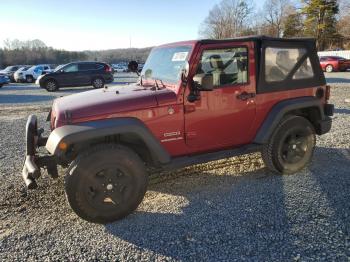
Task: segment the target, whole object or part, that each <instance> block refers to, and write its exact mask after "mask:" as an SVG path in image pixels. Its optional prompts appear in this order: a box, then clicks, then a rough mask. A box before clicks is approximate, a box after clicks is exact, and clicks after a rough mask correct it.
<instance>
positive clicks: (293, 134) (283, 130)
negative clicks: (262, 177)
mask: <svg viewBox="0 0 350 262" xmlns="http://www.w3.org/2000/svg"><path fill="white" fill-rule="evenodd" d="M315 143H316V136H315V129H314V127H313V125H312V124H311V123H310V122H309V121H308V120H307V119H306V118H304V117H300V116H289V117H286V118H284V119H283V120H282V121H281V123H280V124H279V125H278V127H277V128H276V130H275V131H274V133H273V134H272V136H271V137H270V139H269V141H268V143H267V144H265V145H264V146H263V150H262V157H263V160H264V162H265V165H266V166H267V168H269V169H270V170H271V171H273V172H276V173H279V174H292V173H295V172H297V171H299V170H301V169H303V168H304V167H305V166H306V165H307V164H308V163H309V162H310V160H311V158H312V155H313V152H314V148H315Z"/></svg>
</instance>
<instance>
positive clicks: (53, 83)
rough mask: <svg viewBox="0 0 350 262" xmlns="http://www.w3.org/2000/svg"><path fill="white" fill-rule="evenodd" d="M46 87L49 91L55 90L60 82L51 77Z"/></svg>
mask: <svg viewBox="0 0 350 262" xmlns="http://www.w3.org/2000/svg"><path fill="white" fill-rule="evenodd" d="M45 89H46V90H47V91H49V92H55V91H57V90H58V84H57V82H56V81H55V80H53V79H49V80H47V81H46V82H45Z"/></svg>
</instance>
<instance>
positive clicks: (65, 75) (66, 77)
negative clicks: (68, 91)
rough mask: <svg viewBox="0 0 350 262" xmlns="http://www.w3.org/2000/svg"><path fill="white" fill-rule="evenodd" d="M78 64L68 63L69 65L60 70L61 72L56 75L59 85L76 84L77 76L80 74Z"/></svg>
mask: <svg viewBox="0 0 350 262" xmlns="http://www.w3.org/2000/svg"><path fill="white" fill-rule="evenodd" d="M78 70H79V69H78V64H76V63H72V64H68V65H67V66H65V67H63V68H62V69H61V70H60V73H59V74H58V75H57V76H56V78H57V80H58V82H59V85H61V86H74V85H76V84H77V83H78V81H77V76H78V73H79V71H78Z"/></svg>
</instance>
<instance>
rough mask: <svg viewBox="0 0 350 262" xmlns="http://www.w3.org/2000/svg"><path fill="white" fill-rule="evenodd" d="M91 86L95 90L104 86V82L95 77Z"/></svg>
mask: <svg viewBox="0 0 350 262" xmlns="http://www.w3.org/2000/svg"><path fill="white" fill-rule="evenodd" d="M91 84H92V86H93V87H94V88H95V89H98V88H103V87H104V85H105V80H104V79H103V78H102V77H96V78H94V79H93V80H92V82H91Z"/></svg>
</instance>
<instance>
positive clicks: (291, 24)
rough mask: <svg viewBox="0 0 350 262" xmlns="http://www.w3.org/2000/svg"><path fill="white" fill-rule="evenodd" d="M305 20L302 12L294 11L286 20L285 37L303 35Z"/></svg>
mask: <svg viewBox="0 0 350 262" xmlns="http://www.w3.org/2000/svg"><path fill="white" fill-rule="evenodd" d="M303 28H304V25H303V20H302V16H301V14H300V13H292V14H290V15H288V16H287V17H286V20H285V21H284V31H283V37H298V36H303Z"/></svg>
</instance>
